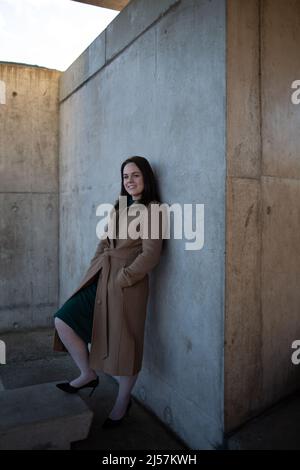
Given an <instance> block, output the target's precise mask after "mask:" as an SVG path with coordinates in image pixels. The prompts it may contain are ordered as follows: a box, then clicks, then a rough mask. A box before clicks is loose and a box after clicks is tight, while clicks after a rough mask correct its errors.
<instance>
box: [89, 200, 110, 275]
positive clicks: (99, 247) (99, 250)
mask: <svg viewBox="0 0 300 470" xmlns="http://www.w3.org/2000/svg"><path fill="white" fill-rule="evenodd" d="M113 213H114V209H112V210H111V211H110V214H109V220H112V217H113ZM108 224H109V222H107V224H106V226H105V228H104V233H103V235H102V237H101V240H100V241H99V243H98V245H97V248H96V251H95V254H94V256H93V257H92V259H91V261H90V266H92V264H93V263H94V261H95V260H96V259H98V257H99V256H100V255H101V254H102V253H103V251H104V248H106V247H109V240H108V237H107V235H106V233H105V232H106V230H107V228H108Z"/></svg>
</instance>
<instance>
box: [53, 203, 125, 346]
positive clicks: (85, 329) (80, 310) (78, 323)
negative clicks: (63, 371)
mask: <svg viewBox="0 0 300 470" xmlns="http://www.w3.org/2000/svg"><path fill="white" fill-rule="evenodd" d="M133 201H134V200H133V199H132V198H130V199H129V201H128V206H129V205H130V204H132V203H133ZM98 278H99V273H98V274H97V275H96V278H95V280H93V282H92V283H91V284H89V285H88V286H86V287H83V289H80V291H79V292H77V293H76V294H75V295H74V296H73V297H71V298H70V299H69V300H67V301H66V302H65V303H64V304H63V305H62V306H61V307H60V308H59V309H58V310H57V311H56V312H55V314H54V318H60V319H61V320H63V321H64V322H65V323H66V324H67V325H69V326H70V327H71V328H72V329H73V330H74V331H75V333H77V335H78V336H79V337H80V338H81V339H82V340H83V341H84V342H85V343H86V344H89V343H91V340H92V329H93V315H94V305H95V298H96V291H97V285H98Z"/></svg>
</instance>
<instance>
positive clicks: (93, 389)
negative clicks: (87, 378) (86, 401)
mask: <svg viewBox="0 0 300 470" xmlns="http://www.w3.org/2000/svg"><path fill="white" fill-rule="evenodd" d="M96 387H97V385H96ZM96 387H94V388H92V390H91V392H90V394H89V397H91V396H92V395H93V393H94V391H95V390H96Z"/></svg>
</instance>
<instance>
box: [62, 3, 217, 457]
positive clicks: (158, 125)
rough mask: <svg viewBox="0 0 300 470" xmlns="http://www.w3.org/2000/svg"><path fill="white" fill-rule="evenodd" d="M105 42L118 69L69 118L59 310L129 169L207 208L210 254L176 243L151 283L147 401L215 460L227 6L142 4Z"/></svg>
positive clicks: (95, 81) (69, 107) (65, 111)
mask: <svg viewBox="0 0 300 470" xmlns="http://www.w3.org/2000/svg"><path fill="white" fill-rule="evenodd" d="M142 7H144V10H143V15H140V13H139V12H140V11H141V10H142ZM168 8H169V9H168ZM151 24H152V26H151V27H149V28H148V29H146V31H144V29H145V28H147V27H148V26H150V25H151ZM143 31H144V32H143ZM121 33H122V34H121ZM141 33H142V34H141ZM137 35H139V36H138V37H136V36H137ZM106 38H107V44H106V51H107V57H106V58H107V59H110V58H112V57H113V56H114V59H113V60H111V61H110V62H108V63H107V64H106V66H104V67H102V69H101V70H100V71H99V73H97V74H94V75H93V77H90V78H89V80H88V81H87V82H85V83H84V84H83V86H81V87H79V88H78V89H77V91H76V92H74V93H73V94H71V95H69V96H68V98H67V99H64V100H63V102H62V103H61V108H60V113H61V114H60V116H61V119H60V123H61V127H60V302H61V303H62V302H63V301H64V300H65V299H66V297H67V296H68V295H69V294H70V293H71V292H72V291H73V289H74V288H76V286H77V285H78V282H79V281H80V278H81V277H82V276H83V274H84V272H85V270H86V268H87V265H88V263H89V260H90V258H91V257H92V255H93V254H94V251H95V248H96V243H97V237H96V233H95V228H96V223H97V218H96V216H95V209H96V207H97V205H98V204H100V203H103V202H110V203H112V202H114V200H115V198H116V197H117V195H118V194H119V188H120V165H121V162H122V161H123V160H124V159H125V158H126V157H128V156H129V155H144V156H146V157H147V158H149V160H150V162H151V164H152V165H153V168H154V171H155V172H156V173H157V176H158V180H159V186H160V189H161V193H162V199H163V200H164V201H167V202H169V203H170V204H172V203H173V202H179V203H194V204H195V203H203V204H205V244H204V248H203V250H202V251H194V252H192V251H185V249H184V246H185V241H186V240H170V241H169V242H168V243H167V248H166V251H165V252H164V254H163V257H162V260H161V263H160V265H159V266H158V267H157V269H156V271H155V276H154V275H153V276H152V278H151V282H152V285H151V286H150V287H151V289H152V290H151V292H152V293H151V299H150V302H149V315H148V322H147V325H146V345H145V357H144V367H143V370H142V373H141V375H140V376H139V379H138V383H137V390H141V394H142V395H143V396H144V397H145V406H147V407H149V409H152V410H153V411H154V413H155V414H157V416H159V417H160V418H161V419H162V420H163V421H164V422H165V423H166V424H167V425H168V426H169V427H170V428H171V429H172V430H174V431H175V432H176V433H177V434H178V435H179V436H181V437H182V438H183V439H184V440H185V442H187V443H188V445H190V446H191V447H192V448H202V449H206V448H214V447H215V446H218V445H220V444H222V439H223V412H224V410H223V338H224V329H223V327H224V323H223V321H224V319H223V312H224V266H225V261H224V251H225V250H224V243H225V240H224V234H225V212H224V210H225V208H224V202H225V2H223V1H220V0H214V1H208V0H201V1H192V0H185V1H182V2H171V1H169V2H156V1H155V2H151V3H149V2H145V1H140V2H135V1H133V2H131V3H130V4H129V5H128V6H127V7H126V8H125V10H123V11H122V12H121V13H120V15H118V16H117V17H116V19H115V20H114V21H113V22H112V23H111V24H110V25H109V27H108V29H107V31H106ZM125 46H127V47H125ZM124 47H125V49H123V48H124ZM120 50H122V53H120V54H117V55H114V54H116V53H117V52H120ZM72 67H74V70H75V68H76V66H75V64H73V65H72ZM87 75H89V74H88V73H87ZM63 80H64V78H63V79H62V83H63ZM175 181H176V184H175ZM66 240H67V242H66ZM183 273H184V283H183ZM179 292H180V295H178V293H179ZM153 338H155V339H156V340H155V344H154V343H153ZM199 358H200V359H199ZM162 390H163V391H164V393H161V391H162ZM137 393H139V392H137ZM199 423H204V424H203V426H202V425H199Z"/></svg>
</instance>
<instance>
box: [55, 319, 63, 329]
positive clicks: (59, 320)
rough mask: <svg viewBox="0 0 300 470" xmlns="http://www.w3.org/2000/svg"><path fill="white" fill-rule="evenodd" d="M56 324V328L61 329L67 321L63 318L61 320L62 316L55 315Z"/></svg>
mask: <svg viewBox="0 0 300 470" xmlns="http://www.w3.org/2000/svg"><path fill="white" fill-rule="evenodd" d="M54 325H55V328H56V329H57V330H59V329H61V328H63V327H64V325H65V322H64V321H63V320H61V319H60V318H58V317H55V318H54Z"/></svg>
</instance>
